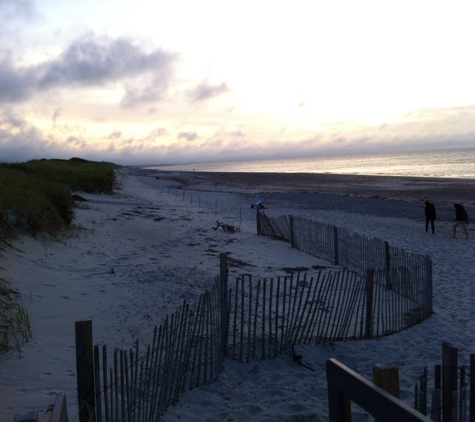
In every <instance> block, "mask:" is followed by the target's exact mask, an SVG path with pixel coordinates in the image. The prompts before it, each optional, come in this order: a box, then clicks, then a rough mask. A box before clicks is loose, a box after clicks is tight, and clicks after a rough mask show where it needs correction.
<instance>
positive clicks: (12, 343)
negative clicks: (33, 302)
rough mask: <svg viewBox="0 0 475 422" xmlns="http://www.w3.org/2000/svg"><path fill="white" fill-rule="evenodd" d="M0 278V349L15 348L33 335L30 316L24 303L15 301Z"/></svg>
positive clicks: (19, 347) (11, 292)
mask: <svg viewBox="0 0 475 422" xmlns="http://www.w3.org/2000/svg"><path fill="white" fill-rule="evenodd" d="M13 293H14V292H13V291H12V290H10V289H8V288H7V287H6V284H5V282H4V281H3V280H1V279H0V351H2V350H4V351H5V350H11V349H16V350H18V352H20V351H21V346H22V345H23V344H24V343H25V342H27V341H28V340H30V338H31V337H32V335H33V332H32V330H31V324H30V317H29V316H28V313H27V311H26V308H25V306H24V305H22V304H20V303H19V302H17V301H16V300H15V299H14V298H13V296H12V294H13Z"/></svg>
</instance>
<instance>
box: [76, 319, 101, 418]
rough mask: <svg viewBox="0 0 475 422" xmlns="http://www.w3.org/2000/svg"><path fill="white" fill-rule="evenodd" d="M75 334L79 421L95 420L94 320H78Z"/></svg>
mask: <svg viewBox="0 0 475 422" xmlns="http://www.w3.org/2000/svg"><path fill="white" fill-rule="evenodd" d="M75 334H76V371H77V385H78V407H79V422H95V421H96V414H95V410H96V394H95V393H96V392H95V389H94V353H93V344H92V343H93V340H92V321H91V320H87V321H76V322H75Z"/></svg>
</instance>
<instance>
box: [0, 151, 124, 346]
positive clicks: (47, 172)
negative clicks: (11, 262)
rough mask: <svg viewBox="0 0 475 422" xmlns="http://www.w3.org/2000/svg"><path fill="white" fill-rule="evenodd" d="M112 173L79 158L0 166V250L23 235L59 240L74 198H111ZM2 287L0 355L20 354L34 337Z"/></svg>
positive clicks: (23, 311) (104, 166)
mask: <svg viewBox="0 0 475 422" xmlns="http://www.w3.org/2000/svg"><path fill="white" fill-rule="evenodd" d="M115 167H116V166H115V165H113V164H110V163H102V162H101V163H98V162H92V161H86V160H83V159H80V158H72V159H70V160H57V159H53V160H44V159H43V160H32V161H28V162H26V163H14V164H7V163H0V244H2V243H3V244H8V242H10V241H11V240H12V239H13V238H15V237H17V236H18V235H22V234H26V235H38V234H47V235H50V236H53V237H56V236H58V235H59V234H60V233H61V232H62V230H63V229H65V228H69V227H71V223H72V221H73V218H74V207H75V200H74V198H73V196H72V192H73V191H82V192H88V193H112V191H113V186H114V182H115V172H114V168H115ZM0 281H1V283H0V350H10V349H18V350H20V347H21V345H22V344H23V343H24V342H25V341H28V340H29V339H30V338H31V336H32V331H31V325H30V320H29V316H28V313H27V310H26V308H25V306H24V305H23V304H21V303H20V302H19V301H17V300H16V298H15V297H14V295H13V294H12V290H11V289H10V288H9V287H8V283H6V282H5V281H4V280H2V279H1V278H0Z"/></svg>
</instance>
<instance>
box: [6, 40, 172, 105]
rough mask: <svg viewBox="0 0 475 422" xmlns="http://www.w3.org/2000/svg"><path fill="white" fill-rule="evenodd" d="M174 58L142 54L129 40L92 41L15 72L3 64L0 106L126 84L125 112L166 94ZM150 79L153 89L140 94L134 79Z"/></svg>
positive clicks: (79, 42)
mask: <svg viewBox="0 0 475 422" xmlns="http://www.w3.org/2000/svg"><path fill="white" fill-rule="evenodd" d="M175 60H176V55H174V54H171V53H168V52H165V51H163V50H161V49H156V50H153V51H151V52H145V51H143V50H142V49H141V48H140V47H139V46H137V45H136V44H134V43H133V42H132V41H131V40H129V39H126V38H120V39H110V38H107V37H97V36H94V35H89V36H87V37H85V38H82V39H80V40H77V41H75V42H73V43H72V44H71V45H70V46H69V47H68V48H67V49H66V50H65V51H64V52H63V53H62V54H60V55H59V56H58V57H57V58H55V59H53V60H50V61H47V62H43V63H41V64H37V65H32V66H30V67H20V66H16V65H15V64H14V63H13V61H12V59H11V57H10V56H5V57H4V58H3V59H2V60H1V61H0V102H17V101H22V100H26V99H28V98H31V97H32V96H33V95H34V94H35V93H36V92H40V91H44V90H48V89H53V88H64V87H94V86H96V87H102V86H106V85H107V84H109V83H112V82H117V81H128V88H126V95H125V97H124V98H125V99H124V100H123V103H124V104H125V105H127V106H131V105H134V104H137V103H138V102H143V101H152V100H157V99H159V98H160V97H161V94H162V93H163V92H164V91H165V90H166V89H167V87H168V84H169V82H170V78H171V76H172V71H173V65H174V63H175ZM144 75H149V76H150V81H151V83H150V86H148V87H141V88H137V87H135V86H134V85H133V84H134V82H133V81H134V78H137V77H138V76H140V77H143V76H144Z"/></svg>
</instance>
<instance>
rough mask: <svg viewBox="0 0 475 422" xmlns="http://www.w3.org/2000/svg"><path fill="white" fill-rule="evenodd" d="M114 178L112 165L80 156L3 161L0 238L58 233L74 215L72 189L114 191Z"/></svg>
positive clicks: (0, 182) (0, 174)
mask: <svg viewBox="0 0 475 422" xmlns="http://www.w3.org/2000/svg"><path fill="white" fill-rule="evenodd" d="M114 181H115V173H114V165H113V164H110V163H102V162H100V163H99V162H92V161H86V160H83V159H80V158H72V159H70V160H58V159H52V160H45V159H42V160H32V161H28V162H26V163H14V164H6V163H0V240H5V239H8V238H9V237H11V236H12V235H14V234H15V233H33V234H36V233H48V234H51V235H55V234H57V233H58V232H59V231H60V230H61V229H62V228H63V227H64V226H69V224H70V223H71V222H72V220H73V218H74V205H75V203H74V199H73V198H72V196H71V192H72V191H83V192H88V193H99V192H105V193H112V191H113V186H114Z"/></svg>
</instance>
